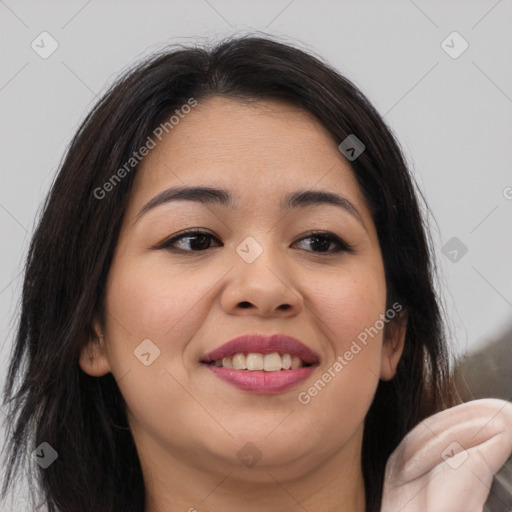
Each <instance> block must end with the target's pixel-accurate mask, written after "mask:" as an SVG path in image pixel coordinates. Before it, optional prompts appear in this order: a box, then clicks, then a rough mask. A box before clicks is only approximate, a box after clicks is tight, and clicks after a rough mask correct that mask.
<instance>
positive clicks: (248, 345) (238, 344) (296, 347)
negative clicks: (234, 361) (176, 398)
mask: <svg viewBox="0 0 512 512" xmlns="http://www.w3.org/2000/svg"><path fill="white" fill-rule="evenodd" d="M250 352H254V353H257V354H270V353H271V352H280V353H288V354H290V355H291V356H292V357H293V356H297V357H300V358H301V359H302V360H303V361H304V362H305V363H307V364H315V363H318V356H317V355H316V354H315V353H314V352H313V351H312V350H311V349H309V348H308V347H306V345H304V344H303V343H301V342H300V341H299V340H296V339H295V338H290V337H289V336H285V335H284V334H274V335H273V336H264V335H262V334H252V335H246V336H239V337H238V338H234V339H232V340H230V341H228V342H227V343H225V344H224V345H222V346H220V347H219V348H216V349H215V350H213V351H212V352H210V353H209V354H206V356H204V357H203V359H201V362H203V363H206V364H208V363H211V362H212V361H219V360H221V359H222V358H223V357H233V356H234V355H235V354H239V353H244V354H246V355H247V354H249V353H250ZM282 371H283V370H282ZM284 371H286V370H284Z"/></svg>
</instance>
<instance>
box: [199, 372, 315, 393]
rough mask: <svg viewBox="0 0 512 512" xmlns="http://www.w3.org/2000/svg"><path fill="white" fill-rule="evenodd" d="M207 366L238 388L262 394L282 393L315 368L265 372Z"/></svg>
mask: <svg viewBox="0 0 512 512" xmlns="http://www.w3.org/2000/svg"><path fill="white" fill-rule="evenodd" d="M207 366H208V368H209V369H210V370H211V371H212V372H213V373H214V374H215V375H216V376H217V377H219V378H220V379H222V380H224V381H226V382H228V383H229V384H231V385H233V386H235V387H237V388H238V389H242V390H243V391H249V392H251V393H257V394H260V395H275V394H277V393H282V392H284V391H286V390H288V389H290V388H292V387H293V386H295V385H296V384H298V383H299V382H302V381H304V380H306V379H307V378H308V377H309V376H310V375H311V373H312V372H313V370H314V369H315V365H313V366H306V367H304V368H298V369H296V370H279V371H278V372H265V371H263V370H254V371H249V370H235V369H234V368H223V367H222V366H215V365H207Z"/></svg>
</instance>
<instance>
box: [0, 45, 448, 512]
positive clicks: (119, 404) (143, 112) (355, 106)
mask: <svg viewBox="0 0 512 512" xmlns="http://www.w3.org/2000/svg"><path fill="white" fill-rule="evenodd" d="M213 95H220V96H224V97H228V98H229V97H232V98H238V99H242V100H265V99H280V100H285V101H288V102H292V103H294V104H296V105H298V106H299V107H301V108H302V109H304V110H306V111H308V112H310V113H311V114H313V115H314V116H316V118H317V119H318V120H319V121H320V122H321V123H322V124H323V126H325V128H326V129H327V130H328V131H329V132H330V133H331V134H332V137H333V139H334V140H335V141H336V143H338V144H339V143H340V142H341V141H343V140H344V139H345V138H346V137H347V136H348V135H351V134H354V135H356V136H357V137H358V138H359V139H360V140H361V141H363V143H364V144H365V146H366V149H365V151H364V152H363V153H362V154H361V155H360V156H359V157H358V158H357V159H356V160H354V161H353V162H351V167H352V169H353V172H354V175H355V177H356V178H357V181H358V183H359V186H360V187H361V189H362V191H363V193H364V196H365V199H366V201H367V204H368V206H369V208H370V210H371V212H372V216H373V220H374V223H375V226H376V229H377V233H378V237H379V242H380V246H381V251H382V258H383V262H384V268H385V274H386V282H387V294H388V296H387V301H388V306H390V305H391V304H393V303H394V302H395V301H398V302H399V303H400V304H401V305H402V306H403V307H404V310H405V312H406V315H407V334H406V340H405V349H404V352H403V355H402V358H401V360H400V362H399V365H398V369H397V375H396V377H395V378H394V379H393V380H391V381H389V382H382V381H381V382H380V383H379V385H378V389H377V392H376V395H375V398H374V400H373V403H372V405H371V407H370V410H369V412H368V414H367V417H366V419H365V427H364V438H363V450H362V465H363V468H362V469H363V474H364V479H365V489H366V500H367V511H368V512H376V511H378V510H379V508H380V501H381V495H382V482H383V476H384V469H385V464H386V461H387V459H388V457H389V455H390V454H391V452H392V451H393V450H394V448H395V447H396V446H397V444H398V443H399V442H400V441H401V439H402V438H403V437H404V435H405V434H406V433H407V432H408V431H409V430H410V429H411V428H412V427H414V426H415V425H416V424H417V423H418V422H419V421H421V420H422V419H423V418H425V417H426V416H429V415H431V414H433V413H435V412H437V411H439V410H441V409H443V408H445V407H447V406H449V405H451V404H452V391H451V390H452V387H451V378H450V371H449V359H448V355H447V352H446V345H445V338H444V334H443V328H442V322H441V315H440V307H439V302H438V299H437V297H436V294H435V291H434V286H433V279H434V277H435V275H434V272H433V270H434V269H433V264H432V248H431V243H430V242H429V238H428V231H427V229H426V227H425V225H424V220H423V217H422V213H421V211H420V207H419V204H418V199H417V195H416V192H415V186H414V181H413V179H412V177H411V175H410V173H409V171H408V169H407V167H406V164H405V162H404V158H403V156H402V154H401V151H400V148H399V146H398V143H397V142H396V140H395V138H394V137H393V135H392V133H391V131H390V129H389V128H388V127H387V126H386V124H385V122H384V121H383V119H382V118H381V117H380V115H379V114H378V113H377V112H376V111H375V109H374V108H373V107H372V105H371V104H370V103H369V101H368V100H367V99H366V98H365V96H364V95H363V94H362V93H361V92H360V91H359V90H358V89H357V88H356V87H355V86H354V85H353V84H352V83H351V82H350V81H349V80H347V79H346V78H344V77H343V76H341V75H340V74H339V73H338V72H336V71H335V70H333V69H332V68H331V67H330V66H329V65H327V64H325V63H323V62H322V61H321V60H320V59H318V58H316V57H314V56H312V55H310V54H308V53H307V52H304V51H302V50H299V49H297V48H294V47H292V46H289V45H287V44H282V43H279V42H276V41H273V40H271V39H268V38H264V37H239V38H232V39H228V40H226V41H223V42H222V43H220V44H218V45H217V46H215V47H213V48H211V49H204V48H195V47H194V48H178V49H176V48H173V49H171V50H166V51H163V52H160V53H158V54H156V55H153V56H152V57H151V58H150V59H148V60H145V61H144V62H143V63H142V64H138V65H137V66H136V67H135V68H134V69H132V70H130V71H129V72H127V73H125V75H124V76H123V77H121V78H120V79H119V80H117V82H116V83H115V84H114V85H113V86H112V87H111V88H110V90H109V91H108V92H107V93H106V94H105V95H104V97H103V98H102V99H101V100H100V101H99V102H98V104H97V105H96V106H95V107H94V109H93V110H92V112H91V113H90V114H89V115H88V116H87V117H86V119H85V120H84V122H83V123H82V125H81V126H80V128H79V130H78V132H77V134H76V135H75V137H74V139H73V141H72V142H71V144H70V147H69V149H68V152H67V154H66V157H65V159H64V161H63V164H62V166H61V169H60V171H59V173H58V175H57V177H56V179H55V181H54V183H53V186H52V189H51V191H50V193H49V195H48V197H47V199H46V202H45V204H44V210H43V212H42V215H41V218H40V220H39V224H38V226H37V230H36V232H35V234H34V236H33V238H32V241H31V245H30V249H29V253H28V258H27V262H26V269H25V277H24V284H23V291H22V304H21V314H20V317H19V324H18V327H17V335H16V340H15V346H14V349H13V354H12V360H11V363H10V368H9V373H8V378H7V382H6V385H5V390H4V395H5V403H6V404H8V405H9V425H10V427H11V434H10V437H9V439H8V442H7V443H6V448H7V449H8V454H9V457H8V472H7V478H6V479H5V481H4V487H3V495H4V496H5V494H6V492H7V490H8V487H9V485H10V484H11V483H12V482H13V480H14V476H15V475H16V473H17V471H18V467H19V465H20V463H21V461H22V460H23V458H24V457H26V458H27V459H28V462H30V463H31V461H30V459H29V457H28V454H29V453H30V452H31V451H32V450H33V449H34V448H35V447H36V446H38V444H39V443H41V442H43V441H46V442H47V443H49V444H50V445H51V446H52V447H53V448H54V449H55V450H56V451H57V452H58V454H59V457H58V459H57V460H56V461H55V462H54V463H53V464H52V465H51V466H50V467H48V468H47V469H45V470H40V468H36V469H37V481H38V483H39V485H40V490H41V491H42V495H43V498H42V499H43V501H44V504H45V505H46V506H47V507H48V510H49V512H56V511H57V510H60V511H61V512H90V511H91V510H94V511H95V512H142V511H143V509H144V503H145V491H144V483H143V479H142V472H141V467H140V464H139V459H138V456H137V452H136V449H135V445H134V441H133V438H132V435H131V432H130V429H129V428H128V424H127V420H126V416H125V409H124V408H125V403H124V400H123V397H122V396H121V394H120V392H119V388H118V387H117V384H116V382H115V380H114V378H113V376H112V374H110V373H109V374H107V375H105V376H103V377H100V378H94V377H90V376H88V375H86V374H85V373H84V372H83V371H81V369H80V367H79V365H78V359H79V355H80V351H81V349H82V347H83V346H84V345H85V343H86V342H87V341H88V340H89V339H91V338H92V337H94V333H93V332H92V327H91V324H92V319H93V316H94V314H96V313H101V312H102V311H103V306H102V299H103V295H104V290H105V282H106V277H107V274H108V272H109V268H110V264H111V261H112V256H113V252H114V248H115V246H116V243H117V238H118V234H119V231H120V227H121V223H122V220H123V214H124V212H125V208H126V205H127V202H128V199H129V196H130V190H131V186H132V182H133V177H134V174H135V172H136V169H134V170H133V171H132V172H129V173H127V174H126V176H125V177H123V179H122V180H119V182H118V183H116V185H115V187H113V188H112V190H111V191H110V192H109V194H108V195H107V196H106V197H105V198H103V199H98V198H97V197H95V193H94V191H95V190H97V189H98V188H99V187H100V188H101V187H102V186H103V185H104V183H106V182H107V181H108V180H109V179H110V178H111V177H112V175H114V174H115V173H116V172H117V170H118V169H119V168H120V167H121V166H122V165H123V164H124V163H125V162H127V161H128V160H129V158H130V157H131V156H132V154H133V153H134V152H136V151H137V150H138V149H139V148H140V147H141V146H143V145H144V143H145V141H146V140H147V137H148V136H149V135H150V134H151V133H152V131H153V130H154V129H155V128H156V127H157V126H158V125H159V124H160V123H161V122H162V121H163V120H166V119H168V118H169V116H170V115H171V114H172V113H173V112H174V111H175V110H176V109H179V108H180V106H182V105H183V104H185V103H187V101H188V100H189V99H190V98H192V97H193V98H195V99H196V100H197V101H201V100H204V99H206V98H208V97H210V96H213ZM31 464H32V465H33V463H31ZM30 471H32V469H31V470H30ZM34 474H35V473H34Z"/></svg>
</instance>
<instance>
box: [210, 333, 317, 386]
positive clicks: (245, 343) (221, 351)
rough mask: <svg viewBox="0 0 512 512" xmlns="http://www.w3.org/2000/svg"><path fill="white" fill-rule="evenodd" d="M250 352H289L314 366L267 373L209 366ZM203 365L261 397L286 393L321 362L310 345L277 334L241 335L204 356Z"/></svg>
mask: <svg viewBox="0 0 512 512" xmlns="http://www.w3.org/2000/svg"><path fill="white" fill-rule="evenodd" d="M250 352H254V353H258V354H270V353H271V352H280V353H288V354H290V355H291V356H292V357H293V356H297V357H300V358H301V359H302V361H304V362H305V363H306V364H311V365H312V366H306V367H302V368H298V369H296V370H280V371H278V372H266V371H263V370H261V371H248V370H236V369H234V368H224V367H220V366H215V365H211V364H209V363H211V362H213V361H218V360H221V359H222V358H224V357H232V356H234V355H235V354H239V353H244V354H245V355H247V354H249V353H250ZM201 362H202V363H205V364H207V365H208V366H207V368H208V369H209V370H211V371H212V372H213V373H214V374H215V375H216V376H217V377H219V378H220V379H222V380H224V381H225V382H228V383H229V384H231V385H233V386H235V387H237V388H239V389H242V390H244V391H249V392H252V393H257V394H261V395H273V394H277V393H281V392H283V391H286V390H287V389H289V388H291V387H293V386H295V385H296V384H297V383H299V382H301V381H303V380H305V379H307V378H308V377H309V376H310V375H311V373H312V372H313V371H314V369H315V367H316V366H317V364H318V362H319V359H318V356H317V355H316V354H315V353H314V352H313V351H312V350H311V349H309V348H308V347H306V345H304V344H303V343H301V342H300V341H298V340H296V339H294V338H290V337H289V336H284V335H281V334H274V335H273V336H263V335H259V334H255V335H247V336H240V337H238V338H235V339H233V340H231V341H228V342H227V343H225V344H224V345H222V346H221V347H219V348H217V349H215V350H213V351H212V352H210V353H209V354H207V355H206V356H204V357H203V358H202V360H201Z"/></svg>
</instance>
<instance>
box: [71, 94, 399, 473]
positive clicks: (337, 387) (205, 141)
mask: <svg viewBox="0 0 512 512" xmlns="http://www.w3.org/2000/svg"><path fill="white" fill-rule="evenodd" d="M339 142H341V141H334V140H333V139H332V138H331V136H330V135H329V133H328V132H327V131H326V130H325V129H324V128H323V127H322V125H321V124H319V123H318V122H317V121H316V120H315V119H314V118H312V117H311V116H310V115H308V114H307V113H305V112H304V111H302V110H300V109H299V108H297V107H294V106H290V105H288V104H285V103H281V102H277V101H265V102H254V103H251V104H249V103H244V102H241V101H235V100H230V99H225V98H220V97H214V98H210V99H208V100H204V101H200V102H199V104H198V105H197V107H195V108H194V109H192V111H191V112H190V113H189V114H188V115H186V116H185V117H184V118H183V119H181V120H180V122H179V124H178V125H176V126H175V127H174V128H173V129H172V131H170V133H169V134H168V135H167V136H166V138H164V139H163V140H162V141H161V142H158V143H157V145H156V147H155V148H154V149H152V150H151V151H150V153H149V154H148V156H146V157H145V159H144V160H143V161H142V163H141V165H140V167H139V169H138V171H137V175H136V178H135V181H134V186H133V189H132V193H131V196H130V200H129V205H128V208H127V211H126V215H125V218H124V222H123V225H122V229H121V233H120V237H119V241H118V244H117V247H116V251H115V255H114V259H113V263H112V266H111V268H110V272H109V275H108V282H107V288H106V299H105V309H106V311H105V315H104V317H105V321H104V323H103V324H101V325H100V324H99V323H96V329H97V331H98V333H99V334H101V335H102V336H103V337H102V338H101V343H100V344H99V345H94V344H90V345H89V348H91V347H93V348H94V347H95V348H94V350H92V349H91V350H90V351H84V353H83V354H82V355H83V357H82V358H81V362H80V364H81V367H82V369H83V370H84V371H86V372H87V373H89V374H91V375H97V376H99V375H103V374H105V373H107V372H109V371H110V372H112V373H113V375H114V377H115V379H116V380H117V382H118V385H119V388H120V390H121V393H122V395H123V396H124V399H125V401H126V404H127V414H128V419H129V423H130V427H131V429H132V431H133V435H134V439H135V442H136V444H137V448H138V451H139V455H140V457H141V460H142V464H143V467H147V468H160V469H162V468H164V467H166V468H169V469H168V471H169V472H171V473H172V471H173V470H172V468H179V467H182V468H183V467H189V468H190V467H192V468H194V470H197V471H203V472H211V473H218V474H224V475H226V474H228V473H229V472H233V471H235V473H234V474H236V476H237V478H239V479H240V480H243V479H246V480H248V481H257V480H261V481H263V480H264V479H267V480H268V479H269V476H268V473H267V472H270V473H271V474H272V475H273V476H274V477H275V478H276V479H279V480H280V481H284V480H286V479H288V478H289V479H294V478H300V477H301V476H302V475H304V474H308V473H311V472H314V471H315V470H316V469H317V468H319V467H326V466H328V465H329V464H331V463H333V462H334V461H336V463H337V464H338V465H339V464H345V466H346V467H347V468H348V467H350V468H351V470H353V467H357V469H358V470H359V457H360V451H361V441H362V428H363V420H364V418H365V415H366V413H367V411H368V409H369V407H370V404H371V402H372V399H373V395H374V392H375V390H376V387H377V384H378V380H379V378H383V379H389V378H391V377H392V376H393V374H394V370H395V367H396V364H397V362H398V358H399V357H400V353H401V348H402V345H401V342H402V340H403V332H402V333H401V335H399V334H398V330H393V331H391V330H389V332H388V333H387V336H386V337H385V336H384V335H383V329H382V325H383V324H384V325H385V324H386V323H387V322H383V321H382V319H383V318H384V317H385V315H386V285H385V275H384V267H383V262H382V256H381V252H380V248H379V243H378V238H377V233H376V230H375V226H374V223H373V221H372V217H371V214H370V211H369V209H368V207H367V206H366V204H365V201H364V198H363V195H362V192H361V190H360V188H359V186H358V184H357V182H356V179H355V178H354V175H353V173H352V171H351V168H350V166H349V164H348V163H347V161H346V160H345V159H344V157H343V156H342V154H341V153H340V151H339V150H338V147H337V145H338V143H339ZM176 187H180V188H181V187H211V188H213V189H222V190H223V191H225V193H226V194H229V196H230V198H231V199H230V201H229V202H228V201H226V202H224V201H221V200H219V199H218V196H217V195H214V194H210V195H208V196H204V197H202V198H201V200H192V198H191V197H190V196H189V198H188V199H185V198H183V197H182V198H181V199H175V200H170V197H169V196H168V197H167V200H165V197H164V196H161V195H160V194H162V193H163V192H164V191H169V190H170V189H174V188H176ZM318 192H325V193H328V194H335V195H338V196H339V197H340V198H341V199H339V204H333V203H332V202H327V201H325V200H322V197H320V196H317V197H316V199H317V201H314V200H311V197H313V199H315V197H314V196H311V194H313V193H315V194H316V193H318ZM298 193H303V196H302V201H301V200H300V199H301V198H300V196H298V197H299V199H296V200H295V201H292V203H291V204H290V202H289V196H291V195H296V194H298ZM308 194H309V196H308ZM155 197H160V199H161V200H159V201H158V202H157V203H155V202H153V204H151V202H152V200H153V199H154V198H155ZM308 198H309V200H308ZM103 200H104V201H108V195H107V197H106V198H105V199H103ZM148 203H149V205H148ZM188 230H191V231H199V232H202V233H206V235H195V236H194V235H191V234H189V235H188V236H187V235H185V236H181V238H178V236H179V235H183V232H184V231H188ZM312 231H315V232H322V235H321V236H320V235H316V237H315V236H312V234H311V232H312ZM329 236H330V237H331V238H329ZM173 239H174V241H173ZM338 240H339V241H338ZM347 247H349V249H347ZM392 316H394V314H393V315H392ZM386 318H387V317H386ZM395 321H396V320H395ZM390 325H392V322H390V323H389V325H387V326H386V329H389V326H390ZM391 332H394V333H395V332H396V334H393V336H392V335H391V334H390V333H391ZM364 333H366V336H365V335H364ZM369 333H370V334H369ZM252 334H259V335H264V336H271V335H275V334H281V335H286V336H289V337H292V338H295V339H296V340H298V341H300V342H301V343H302V344H303V345H305V346H306V347H307V348H308V349H309V350H310V351H311V352H312V353H313V354H314V357H313V359H310V360H309V362H310V363H311V362H313V363H314V364H312V366H310V367H308V368H307V369H305V370H304V369H302V370H301V369H298V370H296V369H288V370H277V369H276V367H273V365H279V362H281V367H282V366H285V367H287V366H288V363H287V362H286V360H287V359H288V357H287V356H284V357H281V358H280V359H279V358H277V359H276V355H275V354H274V355H273V356H271V357H270V358H265V355H267V354H268V353H269V352H277V353H279V354H280V355H281V356H283V354H284V353H285V351H286V352H289V353H290V355H291V356H292V358H293V356H294V354H295V356H297V357H298V356H299V355H300V354H302V356H303V358H304V359H306V356H305V355H304V352H302V353H301V350H300V349H299V348H298V345H293V344H291V345H276V346H273V345H272V344H271V345H265V346H263V345H254V346H253V345H239V346H237V347H231V348H230V347H228V349H227V351H228V352H229V353H230V357H228V359H229V360H230V361H226V360H225V361H224V364H225V365H226V367H223V368H219V367H216V366H215V364H213V365H211V364H207V362H208V357H206V358H205V356H206V355H207V354H209V353H211V352H212V351H214V350H215V349H218V348H219V347H222V346H223V345H224V344H225V343H226V342H228V341H229V340H232V339H233V338H236V337H239V336H242V335H252ZM148 340H150V341H148ZM362 340H365V342H363V341H362ZM258 347H260V348H259V349H258ZM357 347H359V350H358V348H357ZM258 350H259V352H258ZM251 351H253V353H256V354H257V355H256V356H249V357H248V358H246V361H245V363H246V365H247V364H249V359H250V360H251V362H250V364H251V365H252V364H254V365H255V366H254V367H253V368H259V366H258V365H260V364H261V360H262V359H263V364H267V366H266V368H269V369H270V368H271V367H272V368H273V369H274V370H275V371H266V370H261V369H260V370H258V371H256V373H254V374H253V377H250V374H251V371H252V370H244V369H237V370H233V369H232V368H231V369H230V368H229V365H230V363H231V364H232V365H233V364H235V362H234V360H233V357H235V359H237V358H238V360H239V362H238V363H237V364H239V365H240V364H241V365H243V358H242V357H241V356H236V355H235V352H236V353H244V352H246V353H247V352H251ZM246 353H245V354H244V355H246ZM260 354H262V355H260ZM205 361H206V362H205ZM265 361H266V363H265ZM336 363H338V364H336ZM217 364H220V363H217ZM299 364H303V362H301V363H299ZM295 365H297V362H295ZM242 372H243V374H242ZM280 372H285V373H283V374H281V373H280ZM248 375H249V376H248ZM283 375H284V377H283ZM288 375H290V377H288ZM248 443H250V444H248ZM173 478H175V480H176V479H179V478H180V475H177V474H176V475H174V477H173Z"/></svg>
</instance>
